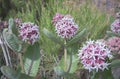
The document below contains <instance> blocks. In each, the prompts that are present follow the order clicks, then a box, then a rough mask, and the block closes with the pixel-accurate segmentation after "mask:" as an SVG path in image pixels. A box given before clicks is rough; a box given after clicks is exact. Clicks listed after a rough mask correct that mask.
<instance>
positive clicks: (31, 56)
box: [24, 43, 40, 77]
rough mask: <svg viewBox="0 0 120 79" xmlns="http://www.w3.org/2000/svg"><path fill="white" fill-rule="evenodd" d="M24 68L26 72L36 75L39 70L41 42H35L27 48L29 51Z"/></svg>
mask: <svg viewBox="0 0 120 79" xmlns="http://www.w3.org/2000/svg"><path fill="white" fill-rule="evenodd" d="M24 58H25V62H24V69H25V72H26V74H29V75H30V76H33V77H35V76H36V75H37V73H38V70H39V65H40V47H39V43H35V44H34V45H30V46H29V47H28V48H27V51H26V53H25V55H24Z"/></svg>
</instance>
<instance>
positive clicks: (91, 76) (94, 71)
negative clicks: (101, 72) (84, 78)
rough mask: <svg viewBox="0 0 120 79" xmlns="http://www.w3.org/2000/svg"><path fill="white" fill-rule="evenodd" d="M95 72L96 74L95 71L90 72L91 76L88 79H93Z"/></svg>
mask: <svg viewBox="0 0 120 79" xmlns="http://www.w3.org/2000/svg"><path fill="white" fill-rule="evenodd" d="M95 74H96V72H95V71H93V72H92V76H91V78H90V79H94V78H95Z"/></svg>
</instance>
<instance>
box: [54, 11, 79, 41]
mask: <svg viewBox="0 0 120 79" xmlns="http://www.w3.org/2000/svg"><path fill="white" fill-rule="evenodd" d="M53 24H54V25H55V30H56V33H57V34H58V36H60V37H61V38H64V39H67V38H71V37H73V36H74V35H75V34H76V33H77V30H78V25H77V24H76V23H75V21H74V19H73V18H72V17H71V16H70V15H62V14H59V13H57V14H56V15H55V16H54V17H53Z"/></svg>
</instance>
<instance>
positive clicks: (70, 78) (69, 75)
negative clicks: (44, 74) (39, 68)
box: [54, 66, 76, 79]
mask: <svg viewBox="0 0 120 79" xmlns="http://www.w3.org/2000/svg"><path fill="white" fill-rule="evenodd" d="M54 71H55V73H56V74H57V75H58V76H63V77H64V78H67V79H76V76H75V74H73V73H68V72H65V71H64V70H63V69H62V68H61V67H60V66H57V67H54Z"/></svg>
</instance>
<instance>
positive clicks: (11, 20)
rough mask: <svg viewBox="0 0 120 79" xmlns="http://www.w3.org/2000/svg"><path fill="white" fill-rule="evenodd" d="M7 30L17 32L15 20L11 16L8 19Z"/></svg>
mask: <svg viewBox="0 0 120 79" xmlns="http://www.w3.org/2000/svg"><path fill="white" fill-rule="evenodd" d="M8 31H10V32H12V33H14V34H15V35H17V34H18V30H17V27H16V25H15V22H14V20H13V19H12V18H10V19H9V26H8Z"/></svg>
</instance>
